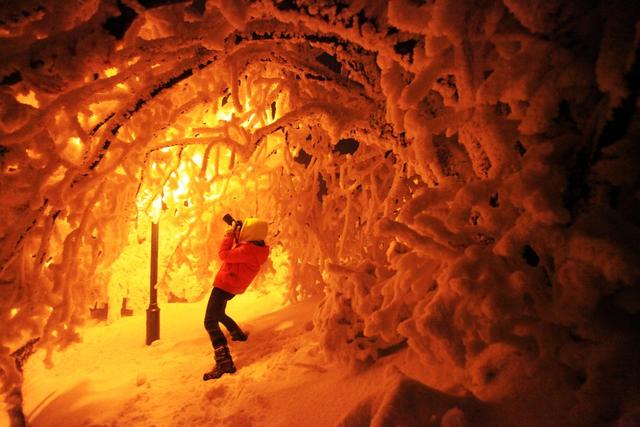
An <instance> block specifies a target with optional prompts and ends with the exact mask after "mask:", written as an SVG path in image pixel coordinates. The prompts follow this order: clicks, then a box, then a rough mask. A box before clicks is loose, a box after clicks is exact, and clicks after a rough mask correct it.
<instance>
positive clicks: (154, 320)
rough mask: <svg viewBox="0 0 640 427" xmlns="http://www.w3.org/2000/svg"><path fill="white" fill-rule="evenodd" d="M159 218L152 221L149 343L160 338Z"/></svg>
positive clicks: (148, 311)
mask: <svg viewBox="0 0 640 427" xmlns="http://www.w3.org/2000/svg"><path fill="white" fill-rule="evenodd" d="M159 221H160V220H159V219H158V220H156V221H153V222H152V223H151V271H150V274H149V278H150V280H149V308H147V345H151V343H152V342H154V341H155V340H158V339H160V308H159V307H158V289H157V287H156V285H157V284H158V234H159V232H160V225H159Z"/></svg>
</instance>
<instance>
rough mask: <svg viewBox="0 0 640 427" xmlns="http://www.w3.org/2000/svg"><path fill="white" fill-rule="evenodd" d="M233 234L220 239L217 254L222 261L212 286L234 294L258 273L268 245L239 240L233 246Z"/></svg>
mask: <svg viewBox="0 0 640 427" xmlns="http://www.w3.org/2000/svg"><path fill="white" fill-rule="evenodd" d="M233 242H234V240H233V235H232V234H227V235H226V236H224V239H222V243H221V244H220V250H219V251H218V255H219V256H220V259H221V260H222V261H223V263H222V266H221V267H220V270H218V274H216V278H215V280H214V281H213V286H215V287H217V288H220V289H223V290H225V291H227V292H230V293H232V294H234V295H236V294H241V293H243V292H244V291H245V290H246V289H247V287H248V286H249V284H250V283H251V281H252V280H253V279H254V278H255V277H256V275H257V274H258V270H260V266H261V265H262V264H263V263H264V262H265V261H266V260H267V258H268V257H269V246H266V245H265V246H258V245H256V244H253V243H250V242H241V243H238V244H237V245H236V246H234V247H232V246H233Z"/></svg>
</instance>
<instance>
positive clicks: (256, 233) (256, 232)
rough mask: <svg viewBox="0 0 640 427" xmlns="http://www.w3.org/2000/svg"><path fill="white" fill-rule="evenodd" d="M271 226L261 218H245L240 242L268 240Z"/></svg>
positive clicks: (239, 238)
mask: <svg viewBox="0 0 640 427" xmlns="http://www.w3.org/2000/svg"><path fill="white" fill-rule="evenodd" d="M268 231H269V224H267V221H264V220H262V219H259V218H251V217H249V218H245V219H244V221H243V222H242V229H241V230H240V236H239V237H238V241H239V242H251V241H255V240H264V239H266V238H267V233H268Z"/></svg>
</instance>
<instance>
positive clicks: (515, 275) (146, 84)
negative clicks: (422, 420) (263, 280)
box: [0, 0, 640, 424]
mask: <svg viewBox="0 0 640 427" xmlns="http://www.w3.org/2000/svg"><path fill="white" fill-rule="evenodd" d="M75 3H76V4H74V5H73V7H72V6H70V4H71V3H69V4H67V3H66V2H57V1H54V0H48V1H46V0H43V1H35V0H34V1H29V2H25V3H24V4H21V5H17V6H16V5H9V4H8V3H7V4H5V5H3V6H1V7H0V18H1V19H0V37H1V38H2V40H1V45H2V48H1V50H0V55H1V56H2V63H1V65H0V130H1V134H0V162H1V167H2V171H1V173H2V175H1V178H0V179H1V181H0V200H1V201H2V203H1V205H0V217H1V218H2V222H0V245H1V246H0V319H1V322H2V328H1V329H0V346H1V347H0V369H2V371H3V385H4V387H5V389H6V388H7V387H10V386H11V384H13V383H15V382H17V381H19V378H20V375H19V373H18V372H17V371H16V369H15V366H14V364H13V360H12V359H11V357H10V353H11V352H12V351H13V350H15V349H16V348H18V347H20V346H21V345H22V344H24V342H26V341H27V340H28V339H29V338H32V337H41V340H40V342H39V344H38V345H39V346H41V347H43V348H46V349H47V350H48V351H52V350H54V349H56V348H64V347H65V346H67V345H69V344H70V343H72V342H74V341H75V340H76V339H77V338H78V337H77V334H76V332H75V329H76V327H77V326H78V325H79V324H81V322H82V321H83V319H84V318H85V317H86V314H87V307H88V306H89V305H90V304H92V303H93V301H95V300H96V298H107V299H114V298H115V297H116V296H117V297H121V296H123V295H124V292H125V290H124V289H121V288H120V287H119V285H118V283H120V282H119V281H118V280H119V279H118V274H119V273H118V271H123V270H122V268H123V267H122V265H121V264H122V262H121V261H120V263H121V264H119V261H118V258H119V256H120V255H121V254H122V253H123V251H125V252H126V248H127V247H128V246H130V245H131V244H133V243H132V242H134V243H135V242H136V241H138V240H140V239H143V236H144V230H146V228H145V226H146V225H147V224H148V221H149V217H150V216H151V217H152V216H153V215H154V212H153V211H154V208H153V206H154V200H162V201H164V202H165V204H166V205H167V212H168V214H167V215H165V217H166V218H167V219H163V221H167V223H168V226H169V227H174V228H173V230H175V231H176V233H175V234H176V236H177V237H176V239H177V243H176V244H175V246H174V247H173V248H172V252H171V254H170V255H169V261H168V267H167V273H166V275H165V278H164V280H163V286H164V287H165V288H164V290H165V291H166V292H169V291H175V289H174V288H173V287H174V286H175V283H174V281H172V275H175V274H177V272H178V270H180V269H181V268H186V269H188V270H189V271H190V274H192V276H194V277H195V284H194V287H193V289H191V290H188V291H184V292H186V293H187V294H188V295H189V298H196V297H197V296H198V295H200V294H201V293H202V289H206V288H207V287H208V286H209V283H208V280H210V275H211V262H212V261H213V259H214V254H213V252H212V248H215V247H216V246H215V244H213V245H212V244H211V242H210V241H209V238H208V237H209V236H214V235H216V230H215V228H216V227H218V225H216V221H215V219H216V218H218V217H219V216H221V213H223V212H226V211H227V210H232V211H233V212H234V214H235V215H237V216H244V215H249V214H259V215H260V216H261V217H264V218H269V219H270V221H272V222H273V223H274V224H275V226H274V227H272V228H273V229H274V230H276V232H275V233H274V235H273V236H272V239H273V242H272V243H273V244H274V245H278V244H281V245H282V247H283V248H285V249H286V251H287V252H288V254H289V257H288V259H289V261H288V262H289V263H290V269H291V277H290V287H289V293H288V299H289V300H290V301H296V300H300V299H303V298H306V297H308V296H310V295H314V294H318V293H322V292H324V294H325V298H324V302H323V304H322V306H321V307H320V308H319V310H318V312H317V313H316V326H317V328H316V329H317V330H318V331H320V334H321V339H322V343H323V345H324V348H325V349H326V350H327V351H328V352H330V353H331V354H333V355H335V356H336V357H338V358H341V359H345V360H349V361H352V362H355V361H360V362H368V361H375V360H376V359H377V358H378V357H380V356H382V355H385V354H388V352H389V349H392V348H397V346H402V345H404V343H406V345H408V347H409V351H410V352H412V354H414V355H415V356H416V358H417V360H419V362H420V363H421V364H422V366H424V367H425V368H426V369H433V368H432V367H433V366H438V368H437V369H438V370H439V371H444V372H447V373H448V376H447V377H448V378H447V381H449V382H450V384H449V385H451V386H454V385H455V386H461V387H464V388H465V389H467V390H470V391H471V392H472V393H473V394H474V395H476V396H477V397H478V398H480V399H481V400H487V401H496V402H498V401H504V400H505V399H509V398H512V397H514V396H516V397H517V396H519V395H526V394H527V393H532V390H536V389H537V390H543V391H545V392H548V393H552V394H556V395H557V394H564V395H565V396H571V398H569V399H568V400H562V401H558V402H556V403H555V404H557V405H558V408H556V409H558V410H559V408H560V407H562V411H560V412H565V413H566V414H567V415H566V417H567V419H566V420H565V421H566V422H567V423H574V424H580V423H581V421H585V420H586V422H595V420H603V419H616V418H617V417H623V416H624V414H625V411H627V412H629V413H631V408H630V407H626V406H625V405H624V404H623V403H621V397H620V396H622V395H624V394H625V393H626V394H630V393H631V390H634V389H633V385H634V384H637V383H638V380H639V379H638V378H637V372H636V373H635V374H632V375H618V373H619V372H618V370H619V369H623V368H622V367H625V366H626V365H624V363H623V362H620V360H626V358H628V360H634V358H633V357H636V359H637V356H638V345H637V342H638V336H637V334H638V332H637V328H636V329H634V328H631V327H627V326H625V325H631V324H632V322H630V320H633V319H637V316H638V313H639V311H640V303H639V301H640V291H639V289H638V280H639V276H640V271H639V268H640V267H639V266H640V259H638V258H639V255H638V252H637V250H636V249H634V248H636V247H637V241H638V238H639V237H640V231H639V229H638V218H640V216H638V215H637V213H638V199H637V194H638V182H639V180H638V178H639V177H638V170H637V168H636V167H634V162H637V160H638V148H637V144H634V143H633V141H634V138H637V137H638V133H639V132H638V126H637V123H638V115H637V109H636V106H637V102H638V82H639V81H640V75H639V73H640V71H639V68H640V66H639V65H638V64H639V61H638V57H637V53H638V40H639V37H638V28H640V27H639V26H638V10H628V8H625V4H624V2H614V3H609V2H596V3H594V4H590V6H589V7H585V6H584V5H583V4H582V3H580V2H578V1H550V2H549V1H533V2H518V1H511V0H509V1H507V0H505V1H487V2H483V3H482V5H479V4H477V3H472V2H453V1H436V2H416V1H411V0H395V1H390V2H386V1H371V2H364V3H362V2H354V3H353V4H352V5H350V4H348V3H344V2H322V3H321V4H320V3H319V2H313V1H304V0H295V1H274V2H267V1H257V2H240V1H238V2H228V1H227V2H225V1H221V2H214V1H206V2H202V1H193V2H182V1H175V2H155V1H125V2H116V1H101V2H98V1H78V2H75ZM636 9H637V8H636ZM119 269H120V270H119ZM140 298H142V296H140ZM134 303H135V301H134ZM138 303H140V304H141V301H139V302H138ZM630 355H632V356H633V357H631V356H630ZM621 366H622V367H621ZM636 371H637V370H636ZM429 378H430V377H428V375H427V376H425V378H422V379H423V380H424V381H428V380H429ZM541 378H544V380H541ZM605 386H606V387H607V390H609V392H608V396H604V397H603V396H601V395H600V393H602V391H603V390H604V387H605ZM635 392H636V393H637V389H635ZM635 398H637V394H636V395H635ZM551 400H553V399H551ZM567 402H568V403H567ZM551 404H552V405H553V404H554V403H551ZM607 417H608V418H607Z"/></svg>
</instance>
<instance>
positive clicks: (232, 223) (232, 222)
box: [222, 214, 242, 229]
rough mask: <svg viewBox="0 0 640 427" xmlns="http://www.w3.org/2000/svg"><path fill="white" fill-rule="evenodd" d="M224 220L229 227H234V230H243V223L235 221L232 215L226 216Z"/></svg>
mask: <svg viewBox="0 0 640 427" xmlns="http://www.w3.org/2000/svg"><path fill="white" fill-rule="evenodd" d="M222 220H223V221H224V222H226V223H227V224H228V225H229V226H233V228H234V229H238V228H242V221H240V220H238V219H234V218H233V217H232V216H231V214H226V215H225V216H223V217H222Z"/></svg>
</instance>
